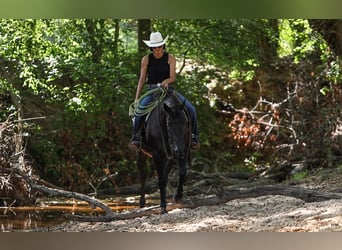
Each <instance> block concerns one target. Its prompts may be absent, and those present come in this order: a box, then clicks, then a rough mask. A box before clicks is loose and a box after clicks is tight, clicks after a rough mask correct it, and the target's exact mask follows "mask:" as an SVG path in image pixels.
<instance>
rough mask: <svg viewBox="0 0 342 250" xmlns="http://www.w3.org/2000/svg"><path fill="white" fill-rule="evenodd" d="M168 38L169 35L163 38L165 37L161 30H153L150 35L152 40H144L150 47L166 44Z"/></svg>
mask: <svg viewBox="0 0 342 250" xmlns="http://www.w3.org/2000/svg"><path fill="white" fill-rule="evenodd" d="M168 38H169V36H168V35H167V36H166V38H165V39H163V37H162V35H161V34H160V32H152V33H151V35H150V41H147V40H143V42H144V43H145V44H146V45H147V46H148V47H159V46H162V45H164V44H165V43H166V41H167V39H168Z"/></svg>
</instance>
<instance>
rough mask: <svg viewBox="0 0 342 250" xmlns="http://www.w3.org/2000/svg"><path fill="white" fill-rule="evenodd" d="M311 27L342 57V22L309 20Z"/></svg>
mask: <svg viewBox="0 0 342 250" xmlns="http://www.w3.org/2000/svg"><path fill="white" fill-rule="evenodd" d="M309 24H310V27H311V28H312V29H313V30H315V31H317V32H318V33H319V34H321V35H322V37H323V38H324V40H325V41H326V42H327V44H328V46H329V48H330V49H331V50H332V51H333V52H334V53H335V55H337V56H341V55H342V20H340V19H309Z"/></svg>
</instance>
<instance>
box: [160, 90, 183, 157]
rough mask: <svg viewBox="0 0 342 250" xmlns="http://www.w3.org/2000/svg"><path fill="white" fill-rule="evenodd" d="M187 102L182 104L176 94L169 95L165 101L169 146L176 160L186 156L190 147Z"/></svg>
mask: <svg viewBox="0 0 342 250" xmlns="http://www.w3.org/2000/svg"><path fill="white" fill-rule="evenodd" d="M184 106H185V102H183V103H180V101H179V100H178V98H177V97H176V95H175V94H173V93H171V94H169V95H168V96H167V97H166V98H165V100H164V105H163V109H164V111H165V114H166V116H165V117H166V128H167V134H168V141H169V146H170V149H171V153H172V155H173V157H174V158H176V159H177V158H179V157H180V156H182V155H185V153H186V150H187V147H188V146H189V138H188V136H187V135H188V133H187V132H186V131H187V130H188V129H189V126H188V124H189V123H188V120H187V117H186V113H185V111H184Z"/></svg>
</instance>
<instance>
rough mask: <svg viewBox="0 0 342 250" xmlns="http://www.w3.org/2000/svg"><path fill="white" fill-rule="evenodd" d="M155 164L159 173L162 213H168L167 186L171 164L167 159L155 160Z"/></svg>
mask: <svg viewBox="0 0 342 250" xmlns="http://www.w3.org/2000/svg"><path fill="white" fill-rule="evenodd" d="M155 160H156V161H155V164H156V168H157V173H158V187H159V192H160V209H161V210H160V213H161V214H165V213H167V210H166V203H167V202H166V186H167V182H168V173H169V169H170V162H169V161H168V160H167V159H155Z"/></svg>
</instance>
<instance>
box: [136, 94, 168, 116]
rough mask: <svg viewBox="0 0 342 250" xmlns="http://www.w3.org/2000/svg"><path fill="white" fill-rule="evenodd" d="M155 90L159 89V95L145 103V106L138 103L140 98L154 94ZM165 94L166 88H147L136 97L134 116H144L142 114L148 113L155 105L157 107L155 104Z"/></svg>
mask: <svg viewBox="0 0 342 250" xmlns="http://www.w3.org/2000/svg"><path fill="white" fill-rule="evenodd" d="M157 91H161V95H160V96H159V97H158V98H157V99H156V100H154V101H153V102H152V103H150V104H148V105H145V106H142V105H141V104H140V101H141V99H143V98H144V97H145V96H147V95H151V94H154V93H155V92H157ZM166 94H167V90H166V89H164V88H154V89H150V90H148V91H147V92H146V93H145V94H143V95H142V96H141V97H140V98H139V99H138V103H137V104H136V106H135V107H134V116H144V115H146V114H148V113H150V112H151V111H152V110H153V109H154V108H155V107H157V105H158V104H159V103H160V101H161V100H163V99H164V97H165V96H166Z"/></svg>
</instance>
